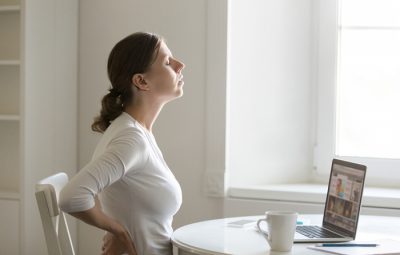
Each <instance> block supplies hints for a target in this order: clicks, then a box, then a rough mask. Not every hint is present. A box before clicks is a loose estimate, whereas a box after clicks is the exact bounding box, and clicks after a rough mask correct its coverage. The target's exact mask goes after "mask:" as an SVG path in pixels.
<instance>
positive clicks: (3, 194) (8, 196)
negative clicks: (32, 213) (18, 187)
mask: <svg viewBox="0 0 400 255" xmlns="http://www.w3.org/2000/svg"><path fill="white" fill-rule="evenodd" d="M19 198H20V195H19V193H18V192H15V191H2V190H0V200H19Z"/></svg>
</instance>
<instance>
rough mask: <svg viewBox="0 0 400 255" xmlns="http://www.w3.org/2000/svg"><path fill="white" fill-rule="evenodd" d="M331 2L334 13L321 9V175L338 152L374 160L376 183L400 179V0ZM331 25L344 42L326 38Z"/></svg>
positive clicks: (318, 159) (372, 180)
mask: <svg viewBox="0 0 400 255" xmlns="http://www.w3.org/2000/svg"><path fill="white" fill-rule="evenodd" d="M332 2H333V1H332ZM329 7H332V6H328V5H326V4H321V6H320V11H321V13H325V14H327V15H326V16H323V15H322V14H321V15H320V19H321V24H322V27H320V30H319V36H318V37H319V42H320V45H319V49H320V50H319V60H318V62H319V64H321V68H320V70H319V74H318V76H319V78H318V82H317V86H318V89H319V92H318V97H319V99H318V102H319V103H318V111H319V114H318V121H317V126H318V137H317V150H316V155H315V157H316V159H315V161H316V164H315V165H316V167H317V175H326V173H327V172H328V169H329V168H328V164H329V163H328V160H329V159H330V158H331V156H335V157H339V158H342V159H344V160H350V161H355V162H359V163H363V164H366V165H367V166H368V177H369V178H367V181H368V180H369V183H370V184H374V185H384V184H386V185H396V182H398V181H399V180H400V131H399V130H400V118H399V116H400V100H399V99H400V72H399V70H400V16H399V15H398V13H400V1H398V0H343V1H341V2H338V3H336V6H335V7H336V8H329ZM332 10H337V12H335V11H332ZM326 20H328V21H326ZM324 22H325V23H324ZM324 29H325V30H326V31H324V32H322V30H324ZM326 33H330V34H334V35H335V36H336V38H335V40H334V41H336V45H334V44H332V43H331V42H328V41H326V40H324V39H323V38H322V36H324V35H326ZM322 49H324V50H327V49H328V50H327V52H328V53H326V52H324V51H323V50H322ZM332 52H335V54H333V53H332ZM321 72H322V73H321ZM326 73H328V75H326ZM332 95H335V96H334V98H332ZM332 127H333V128H332ZM388 176H390V177H389V178H388ZM367 183H368V182H367ZM397 186H398V184H397Z"/></svg>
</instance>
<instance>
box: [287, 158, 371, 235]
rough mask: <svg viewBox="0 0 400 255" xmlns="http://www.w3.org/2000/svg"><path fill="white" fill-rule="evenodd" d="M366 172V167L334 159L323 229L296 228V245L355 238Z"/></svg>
mask: <svg viewBox="0 0 400 255" xmlns="http://www.w3.org/2000/svg"><path fill="white" fill-rule="evenodd" d="M366 170H367V167H366V166H364V165H360V164H356V163H352V162H347V161H343V160H338V159H333V160H332V166H331V173H330V178H329V186H328V193H327V196H326V202H325V210H324V218H323V221H322V226H311V225H299V226H297V227H296V234H295V237H294V242H295V243H306V242H315V243H316V242H318V243H320V242H341V241H351V240H354V239H355V237H356V232H357V224H358V218H359V215H360V206H361V199H362V194H363V189H364V181H365V173H366Z"/></svg>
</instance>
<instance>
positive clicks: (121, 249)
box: [101, 230, 137, 255]
mask: <svg viewBox="0 0 400 255" xmlns="http://www.w3.org/2000/svg"><path fill="white" fill-rule="evenodd" d="M101 250H102V253H101V254H102V255H121V254H123V253H128V254H129V255H137V253H136V250H135V248H134V246H133V243H132V240H131V238H130V235H129V233H128V232H127V231H125V230H123V231H122V232H121V233H120V234H119V235H118V236H117V235H115V234H112V233H110V232H107V234H105V235H104V237H103V245H102V248H101Z"/></svg>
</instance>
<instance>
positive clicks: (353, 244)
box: [315, 243, 378, 247]
mask: <svg viewBox="0 0 400 255" xmlns="http://www.w3.org/2000/svg"><path fill="white" fill-rule="evenodd" d="M315 246H316V247H376V246H378V244H375V243H321V244H317V245H315Z"/></svg>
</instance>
